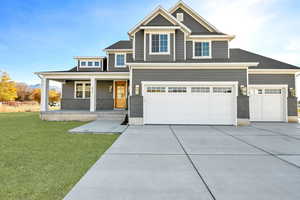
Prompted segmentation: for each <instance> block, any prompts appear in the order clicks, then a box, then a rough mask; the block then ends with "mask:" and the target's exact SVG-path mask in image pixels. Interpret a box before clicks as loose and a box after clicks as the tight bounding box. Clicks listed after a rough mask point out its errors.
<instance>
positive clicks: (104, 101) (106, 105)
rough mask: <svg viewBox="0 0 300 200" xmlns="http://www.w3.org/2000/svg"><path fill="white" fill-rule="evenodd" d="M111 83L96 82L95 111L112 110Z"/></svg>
mask: <svg viewBox="0 0 300 200" xmlns="http://www.w3.org/2000/svg"><path fill="white" fill-rule="evenodd" d="M110 88H112V89H113V81H97V101H96V102H97V103H96V109H97V110H112V109H113V108H114V99H113V91H112V90H111V91H110Z"/></svg>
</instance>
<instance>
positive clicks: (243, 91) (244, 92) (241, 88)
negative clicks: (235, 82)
mask: <svg viewBox="0 0 300 200" xmlns="http://www.w3.org/2000/svg"><path fill="white" fill-rule="evenodd" d="M240 90H241V94H242V95H244V96H246V95H247V87H246V86H244V85H241V86H240Z"/></svg>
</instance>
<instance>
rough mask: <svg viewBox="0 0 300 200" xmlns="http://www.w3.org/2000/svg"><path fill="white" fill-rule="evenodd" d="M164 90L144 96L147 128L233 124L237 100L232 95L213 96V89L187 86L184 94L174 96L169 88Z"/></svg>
mask: <svg viewBox="0 0 300 200" xmlns="http://www.w3.org/2000/svg"><path fill="white" fill-rule="evenodd" d="M165 87H166V88H167V89H166V92H164V93H145V94H144V109H145V112H144V121H145V123H146V124H234V123H235V117H234V116H233V114H234V113H235V106H234V105H235V104H234V98H236V96H235V95H234V94H233V93H228V94H225V93H217V94H214V93H213V92H212V91H213V90H212V87H211V90H207V88H206V89H204V90H202V89H203V88H202V89H201V88H200V89H199V88H198V89H197V90H195V88H194V87H188V86H186V89H187V90H186V92H182V93H174V87H173V88H172V89H171V90H168V86H165ZM178 87H181V86H180V85H179V86H178ZM192 88H194V89H193V90H192ZM175 90H176V88H175ZM169 91H171V92H169ZM192 91H193V92H192ZM207 91H209V93H208V92H207Z"/></svg>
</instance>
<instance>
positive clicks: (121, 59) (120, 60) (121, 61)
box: [115, 53, 126, 67]
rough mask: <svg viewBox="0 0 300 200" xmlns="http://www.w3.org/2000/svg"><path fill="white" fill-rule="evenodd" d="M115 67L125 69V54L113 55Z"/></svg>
mask: <svg viewBox="0 0 300 200" xmlns="http://www.w3.org/2000/svg"><path fill="white" fill-rule="evenodd" d="M115 66H116V67H126V54H125V53H117V54H115Z"/></svg>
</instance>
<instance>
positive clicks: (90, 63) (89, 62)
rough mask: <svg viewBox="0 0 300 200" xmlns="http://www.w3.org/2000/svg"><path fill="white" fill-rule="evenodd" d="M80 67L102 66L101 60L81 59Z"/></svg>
mask: <svg viewBox="0 0 300 200" xmlns="http://www.w3.org/2000/svg"><path fill="white" fill-rule="evenodd" d="M80 67H101V61H93V60H87V61H80Z"/></svg>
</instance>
